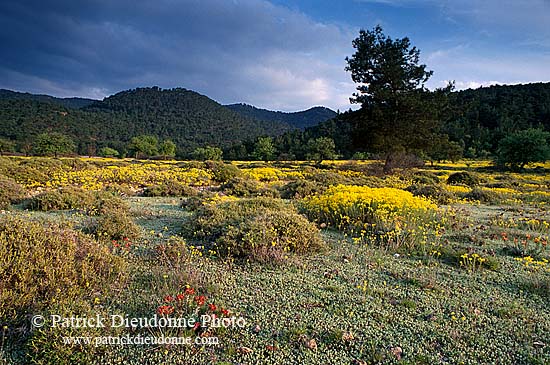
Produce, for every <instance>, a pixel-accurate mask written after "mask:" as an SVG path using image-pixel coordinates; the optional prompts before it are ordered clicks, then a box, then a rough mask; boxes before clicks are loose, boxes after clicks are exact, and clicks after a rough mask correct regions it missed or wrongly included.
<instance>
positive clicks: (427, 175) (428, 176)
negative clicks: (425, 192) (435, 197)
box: [412, 171, 439, 185]
mask: <svg viewBox="0 0 550 365" xmlns="http://www.w3.org/2000/svg"><path fill="white" fill-rule="evenodd" d="M412 181H413V182H414V183H416V184H425V185H429V184H439V178H438V177H437V175H436V174H434V173H433V172H430V171H416V172H414V173H413V175H412Z"/></svg>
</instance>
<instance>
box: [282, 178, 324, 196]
mask: <svg viewBox="0 0 550 365" xmlns="http://www.w3.org/2000/svg"><path fill="white" fill-rule="evenodd" d="M324 190H326V187H325V186H323V185H321V184H319V183H316V182H313V181H309V180H305V179H298V180H294V181H291V182H289V183H287V184H286V185H283V186H282V187H281V188H280V191H281V198H283V199H303V198H305V197H306V196H309V195H312V194H318V193H322V192H323V191H324Z"/></svg>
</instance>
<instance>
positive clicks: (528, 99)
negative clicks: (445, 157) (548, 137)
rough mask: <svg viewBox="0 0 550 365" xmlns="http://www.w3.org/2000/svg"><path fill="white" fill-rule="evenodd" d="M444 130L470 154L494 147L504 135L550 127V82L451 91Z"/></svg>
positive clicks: (478, 154) (482, 153)
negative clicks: (532, 128)
mask: <svg viewBox="0 0 550 365" xmlns="http://www.w3.org/2000/svg"><path fill="white" fill-rule="evenodd" d="M450 101H451V106H452V111H451V114H450V117H449V119H448V120H447V121H446V123H445V126H444V131H445V132H446V133H447V134H448V135H449V137H450V139H451V140H454V141H457V142H459V143H461V144H462V145H463V146H464V151H465V153H466V154H467V155H468V154H469V155H471V157H479V156H483V155H484V154H487V153H488V152H492V151H494V150H495V148H496V146H497V144H498V141H499V140H500V139H501V138H503V137H504V136H506V135H508V134H510V133H513V132H516V131H518V130H523V129H527V128H529V127H538V126H539V125H540V126H542V127H543V128H544V129H546V130H549V129H550V83H535V84H526V85H496V86H490V87H484V88H479V89H475V90H472V89H469V90H464V91H459V92H455V93H453V94H451V100H450Z"/></svg>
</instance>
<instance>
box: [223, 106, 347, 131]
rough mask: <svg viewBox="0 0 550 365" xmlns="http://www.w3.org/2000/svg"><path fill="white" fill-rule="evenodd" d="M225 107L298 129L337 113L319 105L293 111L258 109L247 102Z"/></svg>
mask: <svg viewBox="0 0 550 365" xmlns="http://www.w3.org/2000/svg"><path fill="white" fill-rule="evenodd" d="M226 107H227V108H229V109H231V110H233V111H236V112H237V113H239V114H241V115H243V116H246V117H250V118H254V119H257V120H265V121H277V122H283V123H287V124H289V125H291V126H293V127H295V128H298V129H304V128H307V127H312V126H314V125H317V124H319V123H321V122H324V121H326V120H329V119H332V118H334V117H335V116H336V115H337V113H336V112H335V111H334V110H331V109H329V108H325V107H320V106H316V107H313V108H310V109H308V110H304V111H300V112H294V113H285V112H278V111H271V110H267V109H260V108H256V107H254V106H252V105H248V104H231V105H226Z"/></svg>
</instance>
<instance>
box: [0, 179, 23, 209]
mask: <svg viewBox="0 0 550 365" xmlns="http://www.w3.org/2000/svg"><path fill="white" fill-rule="evenodd" d="M25 195H26V192H25V189H24V188H23V187H22V186H21V185H19V184H18V183H16V182H15V181H14V180H13V179H10V178H9V177H5V176H2V175H0V209H6V208H8V207H9V205H10V204H12V203H17V202H19V201H20V200H21V199H23V198H24V197H25Z"/></svg>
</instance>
